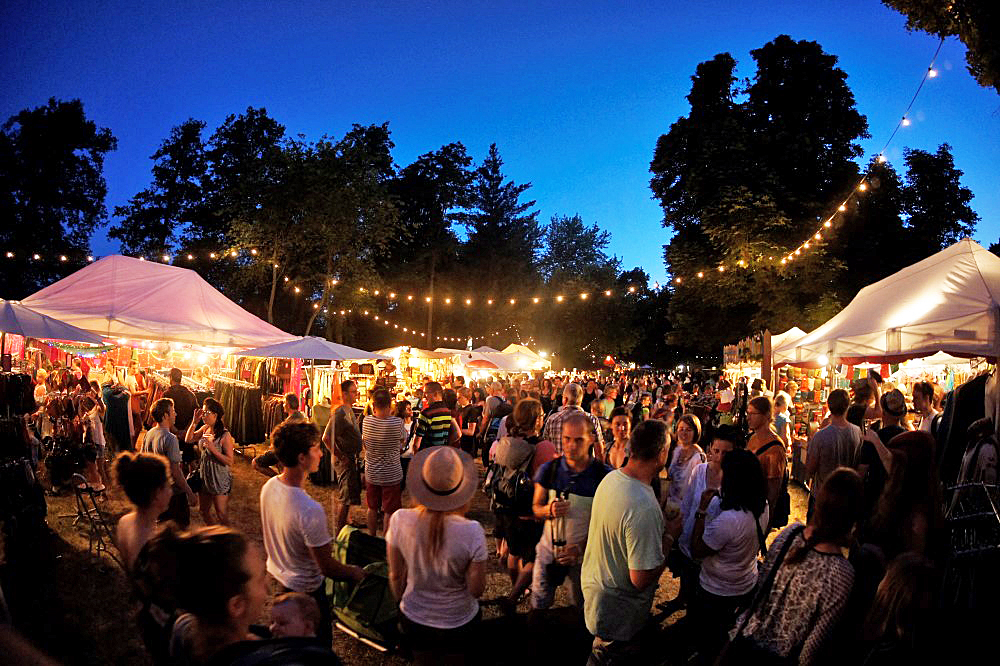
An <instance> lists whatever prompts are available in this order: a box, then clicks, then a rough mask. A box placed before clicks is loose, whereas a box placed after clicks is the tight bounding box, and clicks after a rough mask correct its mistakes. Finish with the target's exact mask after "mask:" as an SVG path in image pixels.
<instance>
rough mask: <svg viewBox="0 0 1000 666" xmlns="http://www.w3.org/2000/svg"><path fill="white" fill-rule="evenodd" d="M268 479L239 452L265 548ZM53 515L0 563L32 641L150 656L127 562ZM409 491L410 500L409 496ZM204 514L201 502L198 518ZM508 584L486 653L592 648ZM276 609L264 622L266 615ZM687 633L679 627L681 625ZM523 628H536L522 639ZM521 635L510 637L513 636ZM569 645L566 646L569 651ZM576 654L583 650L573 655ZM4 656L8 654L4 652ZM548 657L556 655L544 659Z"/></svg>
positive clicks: (500, 590) (373, 656)
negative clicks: (261, 503) (514, 601)
mask: <svg viewBox="0 0 1000 666" xmlns="http://www.w3.org/2000/svg"><path fill="white" fill-rule="evenodd" d="M264 481H265V479H264V477H262V476H261V475H259V474H257V473H256V472H254V471H253V470H252V469H251V468H250V464H249V462H248V461H247V460H246V459H244V458H241V457H239V456H237V462H236V464H235V466H234V481H233V493H232V496H231V498H230V505H229V515H230V520H231V523H232V526H233V527H235V528H237V529H239V530H241V531H242V532H243V533H245V534H247V535H248V536H249V538H250V539H252V540H254V541H256V542H257V543H258V544H260V545H261V548H263V543H262V537H261V526H260V513H259V510H258V503H257V498H258V494H259V492H260V488H261V486H262V485H263V483H264ZM307 490H308V492H309V493H310V494H311V495H312V496H313V497H314V498H316V499H317V500H319V501H320V502H322V503H323V505H324V506H325V507H327V512H328V514H329V506H330V490H329V489H328V488H325V487H321V486H315V485H311V484H310V485H309V486H308V487H307ZM48 500H49V501H48V509H49V517H48V524H49V526H50V528H51V532H49V533H47V534H45V535H44V536H43V537H42V538H41V539H40V541H39V543H38V547H37V548H34V549H32V550H31V551H30V552H29V553H28V554H27V555H25V556H23V557H22V558H21V559H12V560H10V561H8V563H7V564H6V565H4V566H3V567H2V568H0V580H2V584H3V590H4V593H5V594H6V596H7V601H8V605H9V606H10V609H11V612H12V614H13V615H14V625H15V627H16V628H17V629H18V631H20V632H21V633H22V634H23V635H24V636H25V637H26V638H27V639H28V640H29V641H31V643H33V644H34V645H35V646H37V647H38V648H40V649H41V650H42V651H44V652H45V653H47V654H49V655H50V656H52V657H54V658H55V659H57V660H58V661H60V662H63V663H66V664H86V665H90V664H94V665H96V664H137V665H138V664H147V663H149V660H148V658H147V657H146V654H145V650H144V648H143V645H142V641H141V640H140V638H139V635H138V631H137V629H136V627H135V621H134V612H133V606H132V602H131V601H130V592H129V586H128V582H127V580H126V578H125V575H124V574H123V572H122V571H121V570H120V569H119V568H118V567H117V565H115V564H114V563H113V562H112V561H111V560H110V559H109V558H108V557H107V556H102V557H98V556H96V555H93V554H90V553H88V540H87V535H86V533H85V532H84V531H82V530H81V529H80V528H79V527H77V526H74V525H73V524H72V523H73V518H72V517H65V518H64V517H59V516H60V515H63V514H71V515H75V504H74V498H73V496H72V495H65V496H62V497H50V498H48ZM408 500H409V498H408V497H407V496H405V495H404V506H407V505H409V501H408ZM127 510H128V504H127V502H126V501H124V498H123V497H121V495H120V494H119V496H118V497H114V498H112V499H110V500H109V501H108V503H107V511H108V513H109V514H110V516H111V522H112V524H114V522H115V521H117V519H118V518H119V517H120V516H121V515H123V514H124V513H125V512H126V511H127ZM804 515H805V493H804V492H803V491H802V490H801V489H799V488H793V489H792V516H793V519H801V518H802V517H804ZM469 517H470V518H473V519H476V520H478V521H480V522H481V523H482V524H483V525H484V527H485V529H486V534H487V542H488V546H489V548H490V552H491V553H492V552H495V551H496V543H495V540H494V539H493V536H492V531H493V515H492V513H491V512H490V511H489V507H488V503H487V499H486V497H485V496H484V495H483V494H482V493H481V492H477V493H476V497H475V499H474V501H473V506H472V509H471V511H470V514H469ZM351 522H352V523H353V524H354V525H356V526H362V525H364V510H363V508H362V507H354V508H353V509H352V511H351ZM200 524H201V518H200V516H198V515H197V513H196V512H195V515H194V516H193V519H192V526H197V525H200ZM677 589H678V584H677V581H676V580H675V579H674V578H673V577H672V576H671V574H670V572H669V571H667V572H665V573H664V574H663V577H662V578H661V579H660V586H659V589H658V590H657V593H656V603H659V602H661V601H665V600H667V599H671V598H673V597H674V596H676V594H677ZM509 591H510V580H509V578H508V577H507V574H506V572H505V571H503V570H501V568H500V567H499V564H498V561H497V560H496V559H495V558H491V560H490V562H489V565H488V570H487V586H486V593H485V594H484V596H483V599H484V603H483V619H484V623H485V625H486V627H487V628H488V629H489V632H488V634H487V635H489V636H491V637H492V638H491V640H490V641H489V644H488V645H484V653H483V662H489V663H518V664H524V663H532V662H535V661H536V660H541V657H540V654H541V652H540V651H542V652H544V651H545V650H546V649H552V650H554V651H553V652H552V657H554V658H556V659H558V661H559V662H562V663H574V662H575V663H582V661H584V660H585V659H586V656H585V655H586V653H587V651H588V650H589V636H587V635H586V633H585V632H582V633H581V630H580V626H579V623H578V622H577V621H576V618H575V615H574V613H573V611H572V609H571V608H569V607H568V603H569V601H568V597H567V595H566V594H565V592H564V591H563V590H560V591H559V593H558V594H557V597H556V604H555V608H554V609H553V610H552V611H549V612H546V613H544V614H541V615H539V616H535V617H532V618H531V619H530V622H529V618H528V614H527V610H528V605H527V602H526V601H525V602H522V603H521V605H520V607H519V608H518V613H517V614H516V615H514V616H512V617H506V616H504V615H503V614H502V612H501V610H500V607H499V606H498V605H497V603H496V601H495V600H496V599H498V598H500V597H503V596H505V595H506V594H507V593H508V592H509ZM268 613H269V609H265V615H264V617H262V618H261V622H262V623H265V624H266V618H267V614H268ZM681 617H683V611H680V612H678V613H675V614H674V615H673V616H671V617H670V618H666V619H665V620H664V623H663V626H664V627H665V631H667V632H670V631H671V625H675V623H676V622H677V620H678V619H679V618H681ZM673 628H674V629H676V630H677V631H676V632H674V633H675V634H676V633H677V632H680V633H683V632H682V630H681V629H680V627H677V626H674V627H673ZM518 637H529V638H527V639H526V640H523V641H522V640H517V638H518ZM511 638H513V639H515V640H509V639H511ZM333 647H334V650H335V651H336V652H337V654H338V655H340V657H341V659H342V660H343V661H344V663H345V664H364V665H365V666H375V665H395V664H405V663H407V662H406V661H405V660H404V659H403V658H402V657H400V656H398V655H393V654H382V653H379V652H377V651H376V650H374V649H372V648H370V647H368V646H366V645H364V644H362V643H360V642H358V641H356V640H354V639H352V638H350V637H348V636H346V635H345V634H343V633H341V632H339V631H336V632H335V638H334V646H333ZM567 651H568V652H567ZM569 654H578V655H579V659H577V658H575V657H574V658H568V657H569ZM0 661H3V659H2V658H0ZM546 661H550V660H549V659H547V660H546Z"/></svg>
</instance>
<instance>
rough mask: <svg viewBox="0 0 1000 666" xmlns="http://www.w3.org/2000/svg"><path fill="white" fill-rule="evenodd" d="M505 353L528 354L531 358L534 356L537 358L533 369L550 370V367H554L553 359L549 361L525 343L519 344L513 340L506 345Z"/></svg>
mask: <svg viewBox="0 0 1000 666" xmlns="http://www.w3.org/2000/svg"><path fill="white" fill-rule="evenodd" d="M503 353H504V354H523V355H525V356H527V357H529V358H533V359H534V360H535V363H534V365H533V366H532V367H533V369H536V370H549V369H551V368H552V362H551V361H549V360H548V359H547V358H543V357H542V356H540V355H539V354H538V353H536V352H535V351H534V350H532V349H531V348H529V347H525V346H524V345H518V344H514V343H513V342H512V343H510V344H509V345H507V346H506V347H504V350H503Z"/></svg>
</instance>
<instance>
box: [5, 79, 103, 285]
mask: <svg viewBox="0 0 1000 666" xmlns="http://www.w3.org/2000/svg"><path fill="white" fill-rule="evenodd" d="M116 147H117V140H116V139H115V137H114V136H113V135H112V134H111V130H109V129H107V128H104V127H98V126H97V124H96V123H94V121H92V120H89V119H88V118H87V116H86V113H85V112H84V109H83V103H82V102H81V101H80V100H71V101H68V102H65V101H58V100H56V99H55V98H52V99H50V100H49V101H48V104H46V105H44V106H39V107H37V108H34V109H25V110H23V111H21V112H20V113H18V114H16V115H14V116H12V117H11V118H10V119H9V120H7V122H6V123H4V125H3V130H2V132H0V216H2V217H3V220H4V223H3V225H2V228H0V247H2V248H3V249H2V252H3V253H4V256H0V261H2V262H4V263H3V271H0V293H2V294H3V296H4V297H5V298H24V297H26V296H28V295H30V294H31V293H33V292H34V291H36V290H37V289H40V288H41V287H44V286H46V285H48V284H50V283H52V282H54V281H55V280H58V279H60V278H63V277H65V276H66V275H67V274H69V273H71V272H72V271H74V270H76V269H78V268H81V267H82V266H84V265H86V263H87V255H88V254H89V253H90V236H91V234H93V232H94V231H95V230H96V229H97V228H98V226H100V225H101V224H103V223H104V221H105V219H106V218H107V209H106V208H105V203H104V200H105V197H106V195H107V185H106V183H105V180H104V156H105V154H106V153H108V152H110V151H112V150H114V149H115V148H116ZM36 254H37V256H38V259H35V258H34V256H35V255H36ZM63 257H64V258H65V259H63Z"/></svg>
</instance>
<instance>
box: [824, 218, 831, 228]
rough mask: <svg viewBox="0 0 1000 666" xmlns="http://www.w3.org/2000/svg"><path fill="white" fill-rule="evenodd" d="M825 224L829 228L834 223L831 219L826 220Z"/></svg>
mask: <svg viewBox="0 0 1000 666" xmlns="http://www.w3.org/2000/svg"><path fill="white" fill-rule="evenodd" d="M823 226H824V227H826V228H827V229H829V228H830V227H832V226H833V223H832V222H831V221H830V220H827V221H826V222H824V223H823Z"/></svg>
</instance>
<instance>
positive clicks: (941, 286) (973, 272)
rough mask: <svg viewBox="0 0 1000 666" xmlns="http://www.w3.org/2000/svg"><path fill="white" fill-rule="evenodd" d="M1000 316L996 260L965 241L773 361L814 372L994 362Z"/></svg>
mask: <svg viewBox="0 0 1000 666" xmlns="http://www.w3.org/2000/svg"><path fill="white" fill-rule="evenodd" d="M998 312H1000V257H997V256H995V255H993V254H991V253H990V252H989V251H987V250H986V249H985V248H983V247H982V246H981V245H979V244H978V243H975V242H973V241H972V240H970V239H964V240H961V241H959V242H958V243H955V244H954V245H952V246H951V247H948V248H946V249H944V250H942V251H941V252H938V253H937V254H934V255H932V256H930V257H928V258H926V259H924V260H922V261H919V262H917V263H915V264H913V265H912V266H909V267H907V268H904V269H903V270H901V271H899V272H898V273H895V274H893V275H890V276H889V277H887V278H885V279H883V280H879V281H878V282H876V283H874V284H871V285H868V286H867V287H865V288H864V289H862V290H861V291H859V292H858V295H857V296H855V297H854V300H852V301H851V302H850V304H848V306H847V307H846V308H844V309H843V310H841V311H840V312H839V313H838V314H837V315H835V316H834V317H833V318H831V319H830V320H829V321H828V322H826V323H825V324H823V325H822V326H820V327H819V328H817V329H816V330H814V331H812V332H811V333H809V334H808V335H806V336H805V337H803V338H801V339H799V340H797V341H794V342H791V343H786V344H785V345H783V346H782V347H781V348H776V349H775V356H776V357H777V356H778V355H781V356H783V357H785V358H788V359H789V360H788V361H786V362H787V363H790V364H792V365H813V366H815V365H822V364H823V363H822V361H823V360H827V361H829V362H831V363H847V364H852V365H856V364H858V363H862V362H865V361H867V362H870V363H898V362H901V361H904V360H906V359H910V358H923V357H926V356H932V355H933V354H935V353H937V352H939V351H943V352H947V353H948V354H951V355H953V356H960V357H973V356H987V357H994V356H996V344H997V324H998ZM824 356H825V357H826V358H825V359H823V358H822V357H824Z"/></svg>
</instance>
